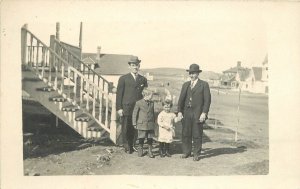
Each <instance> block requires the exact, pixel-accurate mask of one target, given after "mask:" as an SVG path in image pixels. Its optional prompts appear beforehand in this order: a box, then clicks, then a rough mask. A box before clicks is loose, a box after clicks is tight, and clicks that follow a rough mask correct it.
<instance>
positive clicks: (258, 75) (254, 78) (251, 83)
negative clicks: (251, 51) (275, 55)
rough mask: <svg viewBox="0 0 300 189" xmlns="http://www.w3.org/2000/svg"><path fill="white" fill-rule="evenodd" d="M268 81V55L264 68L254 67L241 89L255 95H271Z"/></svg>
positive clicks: (263, 63)
mask: <svg viewBox="0 0 300 189" xmlns="http://www.w3.org/2000/svg"><path fill="white" fill-rule="evenodd" d="M268 79H269V74H268V55H266V57H265V59H264V61H263V62H262V67H252V69H251V70H250V73H249V76H248V77H247V78H246V80H245V81H244V82H242V86H241V89H242V90H243V91H249V92H253V93H269V86H268Z"/></svg>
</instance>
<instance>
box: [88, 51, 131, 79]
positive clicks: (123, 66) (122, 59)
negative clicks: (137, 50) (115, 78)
mask: <svg viewBox="0 0 300 189" xmlns="http://www.w3.org/2000/svg"><path fill="white" fill-rule="evenodd" d="M131 56H132V55H121V54H100V65H99V66H100V67H99V68H96V69H95V71H96V72H97V73H100V74H102V75H123V74H126V73H128V72H129V70H128V61H129V59H130V58H131ZM96 57H97V53H82V60H86V61H90V62H91V60H92V61H94V62H95V63H97V60H96Z"/></svg>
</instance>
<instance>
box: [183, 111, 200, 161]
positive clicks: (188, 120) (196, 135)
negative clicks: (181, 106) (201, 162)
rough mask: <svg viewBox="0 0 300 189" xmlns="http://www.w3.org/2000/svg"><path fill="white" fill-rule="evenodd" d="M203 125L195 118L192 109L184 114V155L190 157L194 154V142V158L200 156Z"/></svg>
mask: <svg viewBox="0 0 300 189" xmlns="http://www.w3.org/2000/svg"><path fill="white" fill-rule="evenodd" d="M202 135H203V123H200V122H199V118H196V117H194V114H193V111H192V109H191V108H189V109H187V110H186V111H185V113H184V118H183V121H182V151H183V154H188V155H190V154H191V152H192V141H193V145H194V150H193V153H194V156H200V153H201V149H202Z"/></svg>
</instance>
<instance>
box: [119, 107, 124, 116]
mask: <svg viewBox="0 0 300 189" xmlns="http://www.w3.org/2000/svg"><path fill="white" fill-rule="evenodd" d="M118 114H119V116H120V117H122V116H123V115H124V114H123V109H120V110H118Z"/></svg>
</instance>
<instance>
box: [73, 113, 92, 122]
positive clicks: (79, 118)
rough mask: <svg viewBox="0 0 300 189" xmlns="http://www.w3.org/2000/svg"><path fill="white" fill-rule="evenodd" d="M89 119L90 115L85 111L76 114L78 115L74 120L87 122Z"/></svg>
mask: <svg viewBox="0 0 300 189" xmlns="http://www.w3.org/2000/svg"><path fill="white" fill-rule="evenodd" d="M90 120H91V117H90V116H89V115H88V114H86V113H83V114H81V115H78V116H76V117H75V121H83V122H88V121H90Z"/></svg>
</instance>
